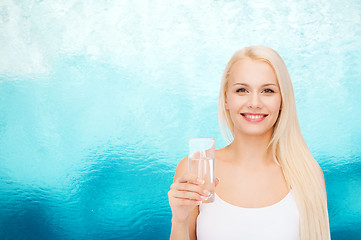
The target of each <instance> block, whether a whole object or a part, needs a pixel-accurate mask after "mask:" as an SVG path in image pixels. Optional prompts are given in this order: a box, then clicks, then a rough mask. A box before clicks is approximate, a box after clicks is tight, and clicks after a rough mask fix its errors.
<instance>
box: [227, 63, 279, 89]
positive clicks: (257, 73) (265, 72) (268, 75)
mask: <svg viewBox="0 0 361 240" xmlns="http://www.w3.org/2000/svg"><path fill="white" fill-rule="evenodd" d="M229 77H230V79H229V84H231V85H233V84H236V83H246V84H247V85H250V84H256V85H258V84H261V85H264V84H276V85H278V82H277V77H276V74H275V72H274V70H273V68H272V67H271V66H270V65H269V64H268V63H267V62H265V61H262V60H252V59H248V58H247V59H242V60H239V61H237V62H235V63H234V64H233V66H232V68H231V70H230V74H229Z"/></svg>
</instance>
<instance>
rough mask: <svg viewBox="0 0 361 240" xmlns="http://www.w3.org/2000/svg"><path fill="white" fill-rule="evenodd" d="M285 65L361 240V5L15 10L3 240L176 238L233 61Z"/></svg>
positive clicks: (3, 58) (2, 108) (0, 13)
mask: <svg viewBox="0 0 361 240" xmlns="http://www.w3.org/2000/svg"><path fill="white" fill-rule="evenodd" d="M258 44H262V45H267V46H270V47H272V48H274V49H275V50H277V51H278V52H279V53H280V55H281V56H282V57H283V58H284V60H285V62H286V64H287V66H288V68H289V71H290V74H291V78H292V80H293V84H294V90H295V94H296V101H297V108H298V115H299V120H300V123H301V127H302V130H303V133H304V136H305V139H306V141H307V143H308V145H309V147H310V149H311V151H312V153H313V154H314V157H315V158H316V159H317V161H318V162H319V163H320V165H321V167H322V168H323V170H324V173H325V178H326V184H327V190H328V201H329V213H330V223H331V231H332V237H333V239H344V238H345V237H347V239H357V238H358V234H360V232H361V228H360V226H361V220H360V219H361V218H360V216H361V190H360V186H361V174H360V172H361V157H360V156H361V127H360V126H361V120H360V116H361V108H360V106H359V104H360V103H361V94H360V92H361V65H360V62H361V3H360V2H359V1H347V2H341V1H326V0H321V1H311V0H307V1H293V2H289V3H285V2H284V1H267V3H263V2H262V1H208V0H207V1H206V0H199V1H163V0H158V1H141V0H138V1H137V0H136V1H115V0H114V1H96V0H93V1H90V0H89V1H73V0H68V1H46V0H44V1H30V0H27V1H25V0H24V1H20V0H13V1H11V0H5V1H2V2H0V209H1V210H0V238H1V239H21V238H27V239H167V238H168V236H169V233H170V218H171V211H170V208H169V206H168V199H167V192H168V190H169V186H170V184H171V182H172V178H173V173H174V170H175V167H176V165H177V163H178V161H179V160H180V159H181V158H183V157H184V156H186V155H187V142H188V139H189V138H193V137H213V138H216V147H217V148H220V147H223V146H224V145H225V144H226V142H225V141H224V140H222V138H221V135H220V132H219V127H218V121H217V100H218V90H219V83H220V78H221V75H222V72H223V70H224V67H225V65H226V63H227V61H228V60H229V58H230V57H231V55H232V54H233V52H234V51H236V50H238V49H240V48H242V47H244V46H247V45H258Z"/></svg>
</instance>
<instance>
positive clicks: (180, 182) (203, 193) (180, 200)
mask: <svg viewBox="0 0 361 240" xmlns="http://www.w3.org/2000/svg"><path fill="white" fill-rule="evenodd" d="M218 182H219V180H218V178H216V180H215V186H217V184H218ZM203 184H204V180H202V179H200V178H198V177H197V176H195V175H191V174H189V173H187V174H185V175H182V176H181V177H179V178H177V179H176V180H175V181H174V182H173V184H172V185H171V186H170V191H169V192H168V198H169V205H170V207H171V209H172V214H173V218H172V221H177V222H185V221H187V220H188V217H189V214H190V213H191V212H192V210H193V209H194V208H195V207H196V206H197V205H199V204H200V203H201V202H202V201H203V200H206V199H207V197H208V196H209V191H208V190H205V189H204V188H203Z"/></svg>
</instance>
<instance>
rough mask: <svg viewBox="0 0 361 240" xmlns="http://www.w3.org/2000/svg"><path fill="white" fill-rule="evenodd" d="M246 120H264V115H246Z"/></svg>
mask: <svg viewBox="0 0 361 240" xmlns="http://www.w3.org/2000/svg"><path fill="white" fill-rule="evenodd" d="M245 116H246V118H250V119H260V118H263V117H264V115H245Z"/></svg>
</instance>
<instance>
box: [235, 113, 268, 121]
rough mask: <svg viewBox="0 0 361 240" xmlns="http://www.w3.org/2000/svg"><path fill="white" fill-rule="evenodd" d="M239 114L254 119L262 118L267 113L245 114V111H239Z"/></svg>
mask: <svg viewBox="0 0 361 240" xmlns="http://www.w3.org/2000/svg"><path fill="white" fill-rule="evenodd" d="M241 115H242V116H243V117H245V118H248V119H254V120H258V119H262V118H265V117H267V116H268V114H247V113H241Z"/></svg>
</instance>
